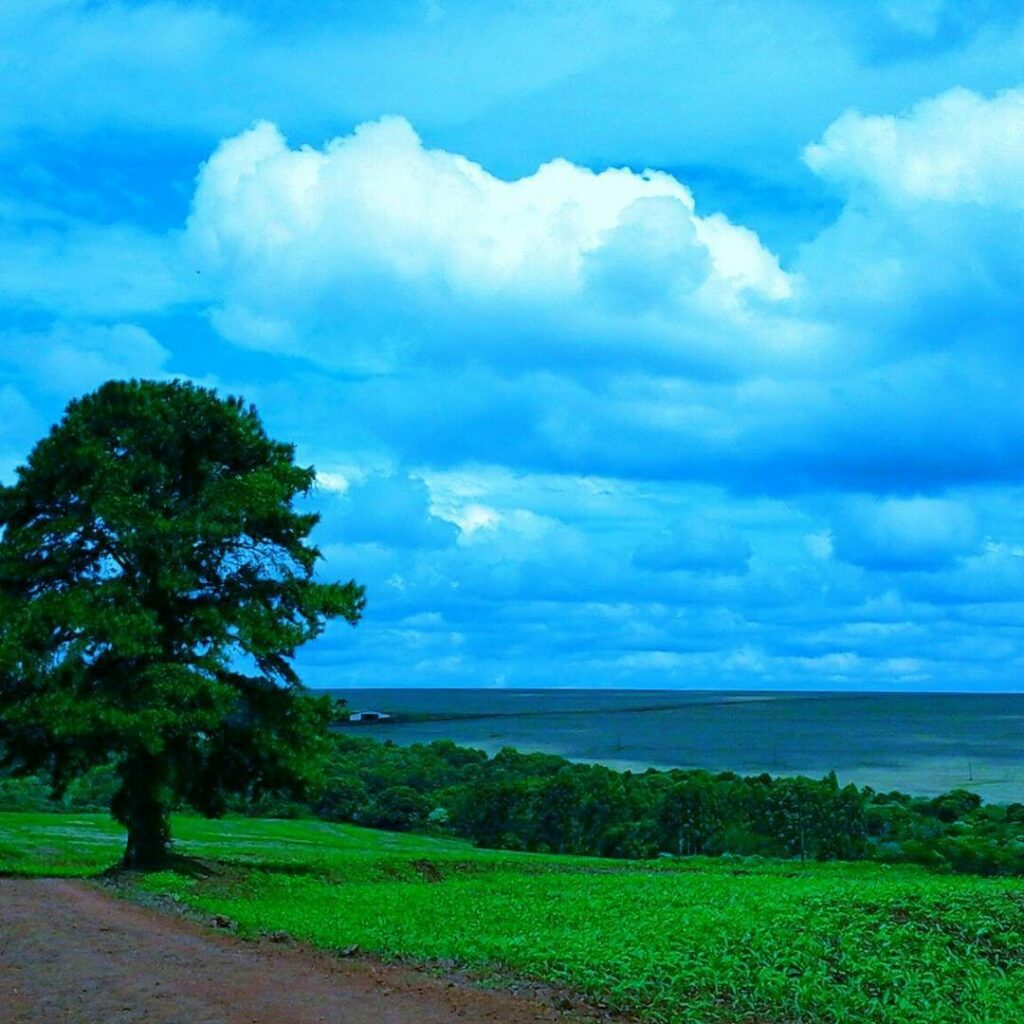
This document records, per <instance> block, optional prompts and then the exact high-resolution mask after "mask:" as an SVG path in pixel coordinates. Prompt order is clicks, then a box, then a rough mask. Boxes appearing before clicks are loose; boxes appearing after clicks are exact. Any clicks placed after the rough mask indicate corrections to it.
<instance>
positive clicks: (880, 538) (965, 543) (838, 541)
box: [833, 497, 979, 572]
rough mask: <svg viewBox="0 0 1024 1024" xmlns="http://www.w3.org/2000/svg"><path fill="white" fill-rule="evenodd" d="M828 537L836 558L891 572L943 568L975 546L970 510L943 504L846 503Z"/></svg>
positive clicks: (902, 501) (975, 532) (923, 500)
mask: <svg viewBox="0 0 1024 1024" xmlns="http://www.w3.org/2000/svg"><path fill="white" fill-rule="evenodd" d="M833 531H834V532H833V539H834V545H835V553H836V556H837V557H839V558H841V559H843V560H844V561H847V562H851V563H853V564H854V565H860V566H863V567H865V568H868V569H881V570H889V571H894V572H905V571H908V570H915V569H917V570H936V569H944V568H948V567H949V566H950V565H952V564H953V563H954V562H955V561H956V560H957V559H958V558H960V557H962V556H964V555H967V554H969V553H971V552H972V551H973V550H974V549H975V548H976V547H977V544H978V540H979V537H978V530H977V525H976V523H975V518H974V514H973V512H972V511H971V509H970V507H969V506H967V505H965V504H964V503H962V502H957V501H950V500H947V499H942V498H921V497H917V498H887V499H884V500H881V501H878V500H870V499H863V498H859V499H851V500H849V501H848V502H847V503H846V504H845V506H844V507H843V509H842V510H841V511H840V513H839V514H838V515H837V516H836V519H835V521H834V527H833Z"/></svg>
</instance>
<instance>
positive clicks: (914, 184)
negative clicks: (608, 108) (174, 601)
mask: <svg viewBox="0 0 1024 1024" xmlns="http://www.w3.org/2000/svg"><path fill="white" fill-rule="evenodd" d="M941 20H942V19H939V21H941ZM936 25H937V26H938V27H937V28H936V30H935V31H936V32H938V31H939V28H941V26H940V25H939V23H938V22H936ZM908 31H909V30H908ZM922 31H923V30H922ZM806 141H807V140H806V139H804V140H803V142H804V143H806ZM803 161H804V167H805V168H806V169H808V170H805V173H813V174H814V175H815V176H816V177H817V181H818V184H819V186H820V188H821V189H822V190H823V191H827V192H828V193H829V194H830V195H831V196H832V197H833V200H834V202H835V210H836V214H835V216H834V217H832V219H831V220H830V222H829V223H828V224H827V225H825V226H824V228H822V229H820V230H816V231H815V232H814V233H813V234H812V235H811V236H809V237H807V238H806V239H805V241H804V244H802V245H800V246H798V247H793V250H792V252H790V253H789V254H788V255H787V256H786V257H785V258H783V257H781V256H779V255H776V254H775V253H773V252H772V251H771V247H770V246H769V245H768V244H767V243H766V242H765V241H763V240H762V239H761V238H760V237H759V236H758V235H757V234H756V233H755V232H754V231H753V230H751V229H749V228H748V227H746V226H744V225H743V224H742V223H740V222H739V221H740V219H741V218H739V217H735V216H734V217H733V218H732V219H730V218H728V217H726V216H724V215H723V214H721V213H718V212H715V209H714V207H713V206H708V207H706V206H705V204H704V202H703V201H702V197H701V190H700V188H699V186H698V185H697V184H693V186H692V187H691V186H690V185H688V184H687V183H686V182H685V181H684V180H681V178H680V177H676V176H674V175H672V174H668V173H666V172H663V171H640V170H636V169H628V168H616V167H612V168H611V169H605V170H593V169H590V168H588V167H586V166H583V165H581V164H577V163H573V162H571V161H569V160H566V159H558V160H554V161H549V162H546V163H543V164H542V165H541V166H540V167H539V168H537V169H536V170H535V171H532V172H531V173H528V174H526V175H525V176H519V177H508V178H506V177H502V176H500V175H498V174H497V173H494V172H493V170H492V169H489V168H488V167H487V166H486V165H484V164H481V163H477V162H475V161H474V160H472V159H470V158H469V157H467V156H465V155H463V154H462V153H460V152H458V151H456V150H454V149H443V148H437V147H432V146H429V145H426V144H425V143H424V142H423V141H422V140H421V139H420V137H419V136H418V135H417V134H416V132H415V130H414V129H413V127H412V126H411V125H410V123H409V122H408V121H406V120H404V119H402V118H398V117H387V118H383V119H379V120H372V121H368V122H366V123H364V124H361V125H360V126H359V127H357V128H356V129H355V130H353V131H352V132H351V133H349V134H345V135H342V136H340V137H338V138H335V139H332V140H331V141H328V142H326V143H324V144H322V145H318V146H301V145H293V144H289V142H288V141H286V139H285V137H284V135H283V133H282V132H281V131H280V130H279V129H278V128H277V127H275V126H274V125H272V124H270V123H259V124H257V125H256V126H255V127H253V128H251V129H249V130H246V131H243V132H240V133H237V134H235V135H233V136H232V137H230V138H227V139H226V140H225V141H223V142H222V143H221V144H220V145H219V146H217V147H216V148H215V149H214V150H213V151H212V152H211V153H210V155H209V157H208V159H207V160H206V162H205V163H204V164H203V166H202V167H201V169H200V171H199V174H198V178H197V182H196V186H195V191H194V195H193V196H192V203H191V212H190V216H189V217H188V221H187V223H186V224H185V225H184V228H183V230H182V231H181V232H180V233H178V232H172V233H170V234H169V235H165V236H161V237H159V238H155V239H154V238H149V239H148V240H147V241H146V242H145V244H140V246H139V248H138V252H139V254H140V256H139V258H138V260H137V261H135V263H133V261H132V259H131V258H130V255H129V254H125V253H123V252H122V255H121V257H120V259H119V261H118V262H117V264H116V270H117V273H116V275H114V278H115V279H113V280H111V276H110V275H109V274H103V273H100V272H99V271H95V270H94V272H93V273H92V274H90V275H87V276H86V277H85V278H84V279H85V280H86V281H88V282H90V283H91V287H90V288H88V289H87V291H88V293H89V294H87V295H80V294H79V290H76V288H75V287H74V286H73V282H74V280H75V273H76V271H75V265H76V261H81V260H84V261H85V262H87V263H92V264H100V263H103V262H104V261H102V260H98V259H97V258H96V254H102V253H103V252H105V251H108V249H111V248H112V249H114V250H116V251H121V249H122V248H123V243H124V241H125V240H128V241H131V240H132V239H134V238H136V234H135V233H133V232H131V231H129V230H127V229H126V228H124V227H123V226H116V225H115V226H114V228H112V229H111V231H109V232H106V233H104V232H103V231H101V230H98V229H97V230H95V231H92V230H90V231H85V232H83V231H79V230H78V229H77V228H76V229H68V230H64V231H63V234H62V232H61V230H58V229H57V228H52V229H51V227H49V226H44V228H39V226H38V225H36V226H35V227H34V228H33V232H34V233H30V235H31V237H29V238H28V241H25V242H24V246H25V249H24V251H25V252H27V253H29V254H30V256H31V258H32V259H34V260H36V261H37V263H39V262H40V261H45V259H46V258H47V253H53V254H55V257H59V259H58V258H55V259H54V261H53V262H54V266H55V268H56V271H57V272H56V275H55V276H54V277H53V280H52V283H51V286H50V287H49V289H42V290H41V291H37V293H36V294H34V295H30V292H31V291H32V289H30V288H29V287H28V284H30V283H31V282H26V280H23V279H22V278H21V277H20V276H19V272H18V269H17V266H15V264H14V263H12V264H11V265H10V266H9V267H7V269H6V270H4V271H3V272H0V290H4V291H5V294H6V295H8V297H13V298H11V299H10V301H12V302H18V303H23V304H25V305H26V306H28V305H30V304H34V305H32V311H33V315H36V314H38V313H39V312H40V310H46V311H48V312H49V313H50V314H51V315H52V316H53V318H54V321H53V322H52V323H51V324H50V325H49V326H46V327H39V328H32V329H28V328H26V329H25V330H23V331H18V332H8V333H7V334H6V335H4V338H3V339H0V359H2V360H3V362H4V366H5V368H6V371H7V375H8V378H9V381H10V382H11V383H9V384H8V385H7V386H6V387H5V388H3V389H2V390H0V405H2V407H3V410H4V412H5V426H4V427H3V429H0V443H3V444H4V445H6V446H7V447H6V448H5V449H4V453H3V454H4V458H5V459H6V458H7V451H8V450H13V447H14V446H15V445H16V443H18V442H17V438H19V437H22V436H23V435H24V436H28V431H29V430H30V429H31V430H32V431H37V428H38V426H39V424H38V422H37V421H38V417H34V412H33V409H32V406H31V403H29V402H27V401H26V400H25V398H24V394H23V393H25V394H27V393H36V394H45V395H56V394H58V393H59V394H64V393H70V392H71V391H73V390H74V388H75V387H76V386H80V387H82V388H84V387H87V386H91V385H92V384H93V383H94V382H95V381H96V380H98V379H99V378H101V377H102V376H105V375H108V374H110V373H116V374H125V375H127V374H131V373H144V374H148V375H159V374H163V373H169V372H173V371H174V370H175V369H176V366H177V362H176V361H177V360H178V359H179V358H181V356H182V352H183V351H184V348H183V346H176V345H175V344H174V343H173V342H171V341H168V340H167V338H166V336H165V334H164V333H162V331H161V329H160V325H159V324H156V323H150V322H147V321H145V320H144V314H145V313H147V312H152V311H153V310H161V311H163V312H164V313H165V315H168V316H170V315H172V314H173V313H175V311H180V310H181V309H186V310H190V311H192V312H191V314H190V315H193V316H194V315H195V310H197V309H198V310H199V311H200V312H199V316H200V317H202V318H203V322H204V323H205V324H208V327H207V330H209V331H211V332H213V335H215V336H216V338H211V342H210V348H211V349H213V348H214V347H215V345H216V344H220V345H221V347H222V349H224V350H227V351H228V352H229V353H230V358H224V360H223V364H222V365H221V367H220V368H219V370H218V383H220V384H221V385H222V386H223V387H224V388H225V390H232V391H242V392H244V393H245V394H246V396H247V397H249V398H251V399H252V400H254V401H255V402H256V403H257V404H258V405H259V407H260V409H261V410H262V411H263V412H264V415H265V416H266V417H267V419H268V421H269V422H270V424H271V427H272V429H273V430H274V431H275V432H276V433H279V434H280V435H281V436H284V437H289V438H295V439H296V440H297V441H298V442H299V445H300V451H301V453H302V457H303V458H308V459H309V460H310V461H313V462H315V463H316V464H317V466H318V467H319V468H320V469H322V470H324V473H323V480H324V483H325V486H324V488H323V491H322V493H321V494H320V496H319V498H318V499H317V508H318V509H319V510H320V511H321V513H322V515H323V524H322V527H321V538H322V543H323V546H324V552H325V555H326V556H327V565H326V567H325V568H326V570H327V571H330V572H336V573H341V574H344V575H345V576H346V577H347V576H348V575H354V576H356V577H357V578H359V579H361V580H363V581H364V582H366V583H367V584H368V585H369V588H370V594H371V606H370V608H371V614H370V618H369V619H368V621H367V623H366V624H365V625H364V627H361V629H360V630H358V631H357V633H356V635H355V638H353V637H352V636H351V635H350V633H349V632H348V631H344V632H343V635H342V634H341V633H339V634H338V635H337V636H336V637H335V635H334V634H329V636H328V637H327V638H326V640H325V642H324V643H323V644H322V645H321V646H319V647H318V648H317V650H316V651H315V652H313V653H311V655H310V659H311V660H310V661H309V662H308V664H307V669H308V672H309V676H310V678H311V679H312V681H314V682H317V683H321V684H328V683H355V682H362V681H364V680H365V677H366V672H367V666H372V673H371V674H372V676H373V678H374V679H375V680H377V681H381V682H390V683H393V684H402V683H407V682H431V683H443V682H454V683H473V682H476V683H480V682H509V683H519V684H538V683H563V684H577V685H593V684H594V683H597V682H600V683H607V684H631V683H643V684H646V685H659V684H660V685H666V684H668V685H673V684H679V683H688V684H693V685H718V684H735V685H747V686H753V685H765V684H767V685H777V686H789V685H844V686H853V687H856V686H896V685H914V686H922V687H952V686H958V685H960V686H972V687H978V688H986V687H990V686H991V687H1006V686H1009V685H1012V684H1013V681H1014V680H1015V679H1017V678H1018V673H1019V672H1020V670H1021V669H1024V639H1022V638H1021V633H1020V631H1021V629H1022V628H1024V528H1022V525H1021V522H1020V519H1021V515H1020V509H1021V508H1022V507H1024V488H1022V487H1021V481H1022V480H1024V403H1021V401H1020V395H1019V390H1020V389H1019V383H1018V382H1019V380H1020V374H1021V370H1022V365H1021V363H1022V357H1021V353H1022V352H1024V348H1022V346H1021V331H1022V327H1021V325H1022V324H1024V175H1022V173H1021V172H1022V171H1024V92H1022V91H1021V90H1010V91H1004V92H1001V93H998V94H993V95H991V96H985V95H982V94H980V93H977V92H971V91H969V90H966V89H956V90H953V91H951V92H947V93H943V94H941V95H938V96H935V97H933V98H931V99H928V100H924V101H921V102H918V103H916V105H912V106H910V107H908V108H907V109H906V110H904V111H903V112H901V113H887V114H868V113H860V112H857V111H850V112H847V113H845V114H843V115H842V116H840V117H838V118H837V119H836V120H834V122H833V123H832V124H831V126H829V127H828V128H827V129H826V130H825V131H824V132H822V133H821V135H820V138H818V139H817V140H816V141H813V142H811V144H810V145H807V146H806V148H804V150H803ZM683 177H685V175H683ZM28 219H30V218H26V221H27V220H28ZM139 236H140V237H141V236H142V233H139ZM765 237H767V236H765ZM40 239H42V241H40ZM79 239H85V240H86V241H87V242H88V244H86V242H84V241H83V242H80V241H78V240H79ZM33 247H34V248H33ZM33 254H34V255H33ZM133 271H137V273H138V279H137V280H136V279H134V278H133V277H132V274H133ZM121 275H123V276H124V277H125V280H126V281H127V282H128V284H127V286H126V287H125V288H124V289H121V288H119V287H118V280H119V279H120V276H121ZM115 293H116V295H115V297H114V298H113V299H111V298H110V295H114V294H115ZM118 296H119V298H118ZM101 309H105V310H106V315H105V317H101V316H100V315H99V313H98V312H97V311H98V310H101ZM167 311H170V312H167ZM181 315H183V316H184V315H186V314H185V313H182V314H181ZM130 319H138V320H140V321H141V322H143V323H146V327H145V328H143V327H142V326H139V325H138V324H132V323H129V322H128V321H129V320H130ZM217 339H219V340H217ZM225 342H226V343H227V344H224V343H225ZM19 432H20V433H19Z"/></svg>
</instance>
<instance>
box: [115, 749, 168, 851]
mask: <svg viewBox="0 0 1024 1024" xmlns="http://www.w3.org/2000/svg"><path fill="white" fill-rule="evenodd" d="M160 767H161V766H160V764H159V762H158V761H157V760H156V759H155V758H153V757H151V756H147V755H143V756H138V757H135V758H133V759H132V760H131V761H130V762H129V763H128V764H127V765H126V766H125V769H124V772H123V774H122V776H121V779H122V781H121V790H120V792H119V793H118V795H117V798H116V800H115V804H114V815H115V817H116V818H117V819H118V821H120V822H121V824H123V825H124V826H125V828H127V829H128V842H127V844H126V845H125V850H124V858H123V860H122V864H123V866H124V867H126V868H130V869H132V870H136V871H147V870H150V869H153V868H159V867H163V866H165V865H166V864H167V861H168V858H169V854H168V844H169V843H170V841H171V824H170V815H169V814H168V810H167V803H166V801H165V799H164V792H163V789H164V787H163V785H162V779H161V772H160Z"/></svg>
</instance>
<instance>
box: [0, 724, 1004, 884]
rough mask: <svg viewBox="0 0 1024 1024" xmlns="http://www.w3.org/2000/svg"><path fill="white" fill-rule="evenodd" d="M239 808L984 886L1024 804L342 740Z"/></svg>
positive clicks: (596, 851) (256, 790)
mask: <svg viewBox="0 0 1024 1024" xmlns="http://www.w3.org/2000/svg"><path fill="white" fill-rule="evenodd" d="M118 785H119V779H118V775H117V772H116V769H115V768H114V766H113V765H110V766H106V767H101V768H97V769H94V770H92V771H91V772H89V773H87V774H86V775H85V776H84V777H83V778H81V779H80V780H78V781H77V782H76V783H74V784H73V785H72V786H71V787H70V788H69V790H68V792H67V794H66V796H65V798H64V805H65V806H67V807H76V808H90V807H92V808H99V807H106V806H109V801H110V799H111V797H112V796H113V795H114V793H115V792H116V791H117V787H118ZM45 797H46V788H45V786H44V785H43V784H42V782H41V780H32V779H29V780H18V781H15V780H10V779H8V780H6V781H5V780H3V779H0V807H8V808H12V807H21V808H27V807H37V806H44V805H45ZM227 806H228V808H229V809H231V810H233V811H236V812H242V813H247V814H253V815H258V816H265V817H295V816H305V815H316V816H318V817H320V818H322V819H325V820H327V821H334V822H352V823H355V824H360V825H365V826H369V827H372V828H383V829H391V830H395V831H424V832H435V833H442V834H449V835H456V836H461V837H464V838H467V839H470V840H472V841H473V842H475V843H476V844H477V845H480V846H485V847H490V848H498V849H512V850H531V851H538V852H550V853H573V854H588V855H592V856H601V857H630V858H648V857H656V856H659V855H666V854H671V855H674V856H688V855H705V856H719V855H726V854H728V855H734V856H763V857H787V858H794V859H797V858H799V859H801V860H803V859H812V858H813V859H816V860H831V859H843V860H857V859H863V858H874V859H880V860H886V861H893V862H899V861H913V862H917V863H922V864H926V865H928V866H930V867H933V868H938V869H944V870H954V871H963V872H971V873H980V874H1021V873H1024V805H1021V804H1011V805H1009V806H997V805H993V806H987V805H984V804H982V801H981V800H980V798H979V797H978V796H977V795H976V794H973V793H968V792H965V791H963V790H954V791H953V792H951V793H947V794H944V795H943V796H940V797H936V798H933V799H922V798H914V797H910V796H907V795H905V794H902V793H876V792H874V791H873V790H871V789H870V788H866V787H865V788H858V787H856V786H852V785H848V786H840V785H839V784H838V783H837V781H836V778H835V776H834V775H831V774H830V775H828V776H826V777H825V778H823V779H809V778H803V777H799V778H773V777H771V776H768V775H757V776H749V777H741V776H739V775H736V774H734V773H731V772H721V773H711V772H706V771H667V772H666V771H655V770H653V769H652V770H649V771H646V772H642V773H632V772H618V771H613V770H612V769H609V768H606V767H603V766H602V765H587V764H575V763H572V762H569V761H566V760H565V759H564V758H561V757H554V756H551V755H547V754H524V753H520V752H519V751H516V750H512V749H506V750H502V751H500V752H499V753H497V754H496V755H494V756H493V757H488V756H487V755H486V754H485V753H484V752H483V751H480V750H473V749H469V748H466V747H460V746H457V745H456V744H454V743H451V742H448V741H438V742H435V743H431V744H417V745H413V746H409V747H400V746H396V745H395V744H393V743H390V742H385V743H378V742H376V741H375V740H373V739H371V738H369V737H358V736H349V735H338V736H335V737H334V739H333V741H332V745H331V752H330V755H329V757H328V760H327V766H326V771H325V772H324V774H323V776H322V777H321V778H320V780H319V782H317V783H316V784H314V785H313V786H312V787H311V788H310V790H309V792H308V793H307V794H306V797H305V798H304V799H301V800H300V799H296V798H295V795H294V791H289V790H275V789H274V788H272V787H269V788H268V787H267V786H266V785H265V784H264V783H263V782H260V781H258V780H257V779H253V780H252V781H251V783H250V785H249V786H247V787H246V789H245V791H244V792H242V793H239V794H238V795H236V796H234V797H233V798H231V799H229V800H228V802H227Z"/></svg>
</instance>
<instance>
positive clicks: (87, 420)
mask: <svg viewBox="0 0 1024 1024" xmlns="http://www.w3.org/2000/svg"><path fill="white" fill-rule="evenodd" d="M314 480H315V475H314V472H313V470H312V469H311V468H306V467H302V466H298V465H296V464H295V461H294V450H293V448H292V447H291V446H290V445H286V444H281V443H278V442H276V441H273V440H271V439H270V438H269V437H268V436H267V434H266V432H265V431H264V429H263V426H262V424H261V422H260V420H259V417H258V416H257V414H256V411H255V410H254V409H253V408H252V407H247V406H245V405H244V404H243V403H242V402H241V401H240V400H238V399H227V400H222V399H220V398H218V397H217V395H216V394H215V393H214V392H212V391H210V390H207V389H205V388H200V387H196V386H194V385H191V384H185V383H179V382H175V383H157V382H150V381H141V382H137V381H133V382H130V383H125V382H111V383H109V384H106V385H104V386H103V387H102V388H100V389H99V390H98V391H96V392H94V393H93V394H91V395H88V396H86V397H85V398H82V399H80V400H78V401H75V402H72V403H71V405H69V407H68V409H67V411H66V413H65V416H64V418H63V419H62V421H61V422H60V423H59V424H58V425H57V426H55V427H54V428H53V429H52V430H51V431H50V434H49V436H47V437H46V438H44V439H43V440H42V441H40V442H39V444H37V445H36V447H35V449H34V450H33V451H32V453H31V455H30V456H29V459H28V462H27V464H26V465H25V466H23V467H20V468H19V470H18V479H17V483H16V484H14V486H12V487H4V488H2V489H0V526H2V528H3V536H2V540H0V616H2V618H0V723H2V724H0V742H2V744H3V748H4V751H5V757H4V760H5V763H6V764H7V765H8V766H9V767H11V768H13V769H14V771H15V772H21V773H32V772H41V773H43V774H45V775H46V776H47V777H48V778H49V779H50V781H51V783H52V786H53V790H54V793H55V794H57V795H60V794H62V793H63V792H64V791H65V789H66V788H67V786H68V784H69V783H70V782H71V781H72V780H73V779H75V778H76V777H78V776H80V775H82V774H83V773H84V772H86V771H87V770H88V769H90V768H92V767H93V766H96V765H108V766H110V769H111V770H112V771H113V772H114V773H115V774H116V776H117V787H116V791H115V793H114V795H113V799H112V803H111V807H112V810H113V812H114V815H115V816H116V817H117V818H118V820H119V821H121V822H122V823H124V824H125V825H126V826H127V828H128V832H129V837H128V847H127V850H126V855H125V860H126V863H128V864H132V865H136V866H142V865H147V864H151V863H153V862H157V861H159V860H160V859H162V857H163V856H164V853H165V850H166V845H167V840H168V836H169V831H168V811H169V809H170V808H171V807H172V806H174V805H175V804H177V803H179V802H181V801H185V802H187V803H189V804H191V805H192V806H193V807H195V808H196V809H198V810H199V811H201V812H202V813H204V814H209V815H216V814H219V813H221V812H222V811H223V810H224V809H225V807H226V802H225V794H226V793H229V792H232V791H244V792H247V793H248V794H249V795H251V796H259V794H260V793H261V792H262V791H264V790H273V791H280V790H282V789H285V788H290V789H291V790H293V791H294V792H296V793H298V794H300V795H301V794H302V793H303V792H304V790H305V789H306V788H307V786H308V783H309V782H310V781H311V778H312V777H313V776H315V769H316V765H317V762H318V758H319V755H322V754H323V753H324V752H325V751H326V743H325V739H324V733H325V727H326V725H327V723H328V721H329V720H330V719H331V718H332V717H333V715H334V713H335V712H334V709H333V708H332V706H331V702H330V701H329V700H327V699H326V698H323V699H318V700H314V699H312V698H309V697H306V696H304V695H303V694H301V693H300V690H301V686H300V683H299V680H298V678H297V676H296V674H295V671H294V669H293V668H292V665H291V659H292V658H293V656H294V653H295V651H296V649H297V648H298V647H299V646H300V645H301V644H303V643H305V642H306V641H308V640H311V639H313V638H314V637H316V636H317V635H319V633H320V632H321V631H322V630H323V628H324V625H325V623H326V622H327V620H329V619H331V618H334V617H338V616H340V617H343V618H345V619H347V620H348V621H349V622H352V623H354V622H356V620H357V619H358V618H359V615H360V612H361V610H362V607H363V591H362V588H361V587H359V586H357V585H356V584H355V583H353V582H349V583H347V584H344V585H339V584H330V583H320V582H317V581H316V580H315V579H314V569H315V566H316V563H317V560H318V558H319V552H318V551H317V549H316V548H315V547H313V546H311V545H309V544H307V542H306V541H307V538H308V536H309V533H310V531H311V530H312V528H313V526H314V525H315V524H316V522H317V517H316V516H315V515H312V514H309V513H304V512H300V511H298V510H296V508H295V507H294V501H295V499H296V498H297V497H300V496H303V495H306V494H308V493H309V491H310V489H311V488H312V486H313V483H314Z"/></svg>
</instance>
